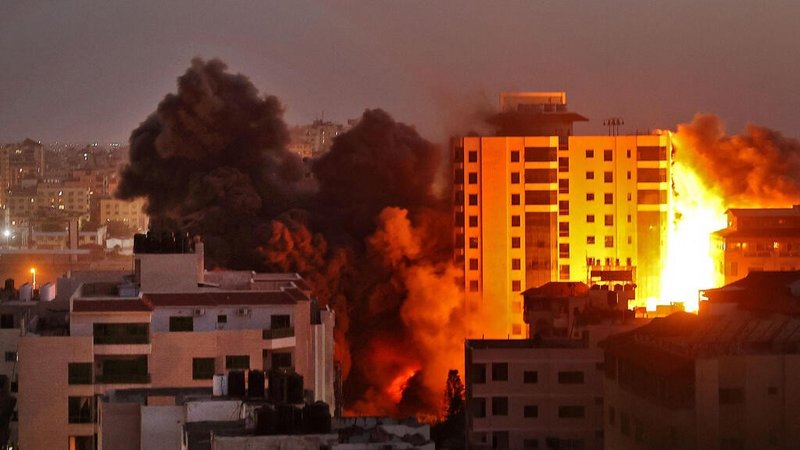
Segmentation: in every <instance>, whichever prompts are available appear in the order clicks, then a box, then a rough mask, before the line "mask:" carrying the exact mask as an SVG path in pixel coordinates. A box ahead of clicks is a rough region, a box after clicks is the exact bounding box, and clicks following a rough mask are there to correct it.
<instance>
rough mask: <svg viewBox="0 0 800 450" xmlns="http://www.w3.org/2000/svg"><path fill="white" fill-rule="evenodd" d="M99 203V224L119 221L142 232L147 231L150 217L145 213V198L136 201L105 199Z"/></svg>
mask: <svg viewBox="0 0 800 450" xmlns="http://www.w3.org/2000/svg"><path fill="white" fill-rule="evenodd" d="M98 203H99V208H98V223H100V224H107V223H109V222H112V221H118V222H122V223H124V224H126V225H128V226H129V227H131V228H133V229H134V230H139V231H140V232H141V231H143V230H146V229H147V227H148V223H149V217H148V216H147V214H145V212H144V205H145V200H144V199H143V198H139V199H136V200H119V199H116V198H103V199H100V200H99V202H98Z"/></svg>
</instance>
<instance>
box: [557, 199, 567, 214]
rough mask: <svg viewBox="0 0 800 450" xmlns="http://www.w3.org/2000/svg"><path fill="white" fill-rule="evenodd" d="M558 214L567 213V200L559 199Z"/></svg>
mask: <svg viewBox="0 0 800 450" xmlns="http://www.w3.org/2000/svg"><path fill="white" fill-rule="evenodd" d="M558 215H559V216H566V215H569V200H561V201H559V202H558Z"/></svg>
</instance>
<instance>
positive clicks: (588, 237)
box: [586, 236, 594, 245]
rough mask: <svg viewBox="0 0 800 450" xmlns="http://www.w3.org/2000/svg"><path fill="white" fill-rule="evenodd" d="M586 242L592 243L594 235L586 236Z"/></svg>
mask: <svg viewBox="0 0 800 450" xmlns="http://www.w3.org/2000/svg"><path fill="white" fill-rule="evenodd" d="M586 243H587V244H589V245H592V244H594V236H586Z"/></svg>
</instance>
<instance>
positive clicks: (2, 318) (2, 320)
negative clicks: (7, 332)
mask: <svg viewBox="0 0 800 450" xmlns="http://www.w3.org/2000/svg"><path fill="white" fill-rule="evenodd" d="M0 328H2V329H9V328H14V315H13V314H0Z"/></svg>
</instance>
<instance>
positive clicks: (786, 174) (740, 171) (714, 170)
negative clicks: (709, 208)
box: [676, 114, 800, 207]
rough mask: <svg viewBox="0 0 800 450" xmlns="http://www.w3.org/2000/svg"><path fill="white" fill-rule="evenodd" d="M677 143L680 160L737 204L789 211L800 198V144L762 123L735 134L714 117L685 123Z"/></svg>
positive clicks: (732, 202) (725, 197)
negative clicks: (726, 131)
mask: <svg viewBox="0 0 800 450" xmlns="http://www.w3.org/2000/svg"><path fill="white" fill-rule="evenodd" d="M676 141H677V147H678V150H677V151H678V153H677V156H676V158H677V159H679V160H681V161H683V162H685V163H687V164H688V165H689V166H691V167H693V168H695V170H696V171H697V172H698V174H699V175H700V176H701V177H702V178H703V181H704V182H705V183H706V185H707V186H708V187H709V188H710V189H713V190H714V191H716V192H717V194H718V195H720V196H721V197H722V198H724V199H725V200H726V202H727V203H728V204H729V205H731V206H733V205H736V206H761V207H766V206H783V207H785V206H788V205H792V204H794V203H797V201H798V199H799V198H800V141H797V140H795V139H791V138H787V137H785V136H783V135H782V134H781V133H779V132H778V131H775V130H770V129H769V128H765V127H761V126H757V125H748V126H747V129H746V130H745V132H744V133H743V134H736V135H732V136H729V135H727V134H725V126H724V124H723V122H722V120H720V118H719V117H717V116H715V115H710V114H697V115H696V116H695V117H694V119H693V120H692V122H691V123H689V124H682V125H679V126H678V132H677V134H676Z"/></svg>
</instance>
